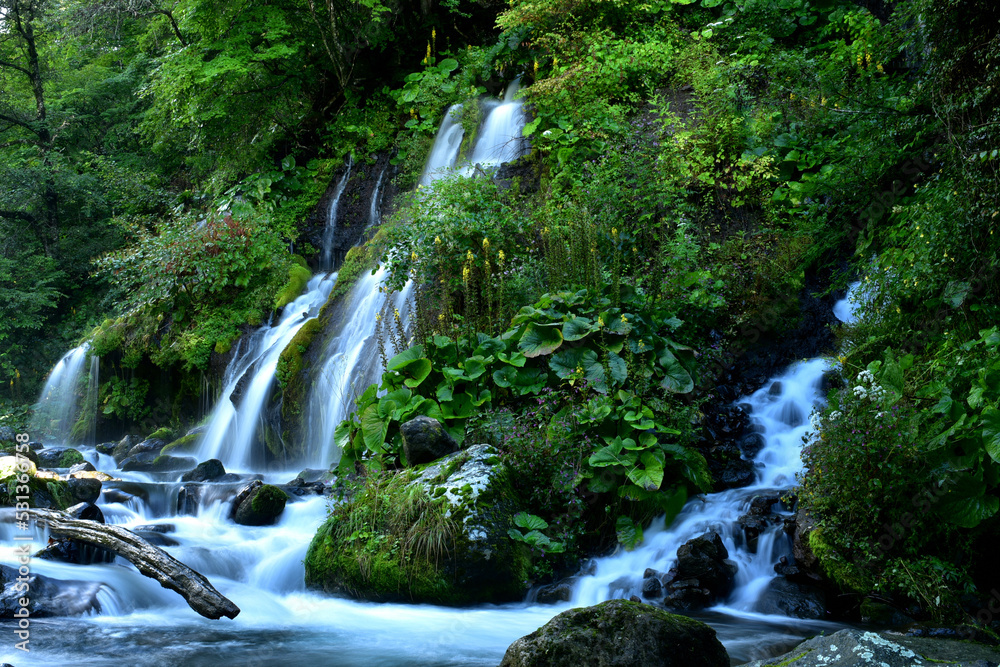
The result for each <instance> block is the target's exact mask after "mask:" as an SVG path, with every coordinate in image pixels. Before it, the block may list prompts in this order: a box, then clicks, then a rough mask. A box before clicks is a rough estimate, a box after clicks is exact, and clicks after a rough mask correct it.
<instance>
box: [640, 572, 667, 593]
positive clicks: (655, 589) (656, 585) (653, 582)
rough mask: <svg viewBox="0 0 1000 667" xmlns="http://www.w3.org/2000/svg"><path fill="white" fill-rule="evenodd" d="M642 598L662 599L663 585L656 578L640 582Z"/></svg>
mask: <svg viewBox="0 0 1000 667" xmlns="http://www.w3.org/2000/svg"><path fill="white" fill-rule="evenodd" d="M642 597H644V598H659V597H663V584H662V583H661V582H660V580H659V579H657V578H656V577H650V578H649V579H643V580H642Z"/></svg>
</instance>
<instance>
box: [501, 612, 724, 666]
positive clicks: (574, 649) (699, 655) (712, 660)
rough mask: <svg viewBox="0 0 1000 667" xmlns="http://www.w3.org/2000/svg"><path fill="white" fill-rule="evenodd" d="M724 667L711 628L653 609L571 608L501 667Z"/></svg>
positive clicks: (520, 644) (514, 647) (512, 650)
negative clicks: (596, 666)
mask: <svg viewBox="0 0 1000 667" xmlns="http://www.w3.org/2000/svg"><path fill="white" fill-rule="evenodd" d="M581 665H599V666H601V667H619V666H620V667H728V666H729V656H728V655H727V654H726V649H725V648H723V646H722V644H721V643H720V642H719V640H718V638H717V637H716V636H715V630H713V629H712V628H710V627H709V626H708V625H705V624H704V623H701V622H700V621H695V620H693V619H690V618H686V617H683V616H676V615H674V614H670V613H667V612H666V611H663V610H662V609H659V608H657V607H654V606H652V605H645V604H641V603H636V602H634V601H626V600H610V601H608V602H602V603H601V604H599V605H595V606H593V607H584V608H582V609H570V610H569V611H564V612H563V613H561V614H559V615H558V616H556V617H555V618H553V619H552V620H551V621H549V622H548V623H546V624H545V625H543V626H542V627H541V628H539V629H538V630H536V631H535V632H533V633H531V634H530V635H527V636H525V637H521V638H520V639H518V640H517V641H515V642H514V643H513V644H511V645H510V647H509V648H508V649H507V652H506V654H504V657H503V661H502V662H501V663H500V667H543V666H544V667H580V666H581Z"/></svg>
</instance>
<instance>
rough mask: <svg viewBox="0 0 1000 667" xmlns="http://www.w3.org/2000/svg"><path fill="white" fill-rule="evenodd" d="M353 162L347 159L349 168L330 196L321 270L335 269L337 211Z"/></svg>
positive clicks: (324, 230) (324, 231) (321, 256)
mask: <svg viewBox="0 0 1000 667" xmlns="http://www.w3.org/2000/svg"><path fill="white" fill-rule="evenodd" d="M353 163H354V161H353V159H351V158H348V159H347V169H346V170H345V171H344V175H343V176H341V177H340V181H339V182H338V183H337V189H336V190H334V191H333V197H331V198H330V208H329V209H327V214H326V227H324V228H323V252H322V254H321V255H320V265H319V268H320V270H321V271H331V270H333V241H334V239H335V238H336V233H337V212H338V211H339V209H340V197H341V195H343V194H344V190H345V189H346V188H347V181H348V180H350V178H351V167H352V165H353Z"/></svg>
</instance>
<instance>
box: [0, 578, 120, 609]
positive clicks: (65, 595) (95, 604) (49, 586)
mask: <svg viewBox="0 0 1000 667" xmlns="http://www.w3.org/2000/svg"><path fill="white" fill-rule="evenodd" d="M18 576H19V575H18V572H17V568H13V567H8V566H7V565H0V618H7V619H13V618H14V614H15V613H16V612H17V611H18V610H19V609H21V607H20V604H19V600H20V599H21V598H23V597H25V596H24V594H23V593H21V592H19V589H18V588H16V587H15V584H16V583H17V579H18ZM23 583H26V584H27V585H28V589H29V590H30V591H31V595H30V596H27V597H28V601H29V602H28V607H27V609H28V611H29V613H30V614H31V618H44V617H47V616H80V615H82V614H87V613H91V612H93V613H98V614H99V613H100V612H101V603H100V601H99V600H98V599H97V593H98V591H99V590H100V589H101V586H102V585H103V584H101V582H99V581H70V580H63V579H53V578H51V577H45V576H42V575H40V574H34V573H32V574H29V575H28V576H27V581H25V582H23Z"/></svg>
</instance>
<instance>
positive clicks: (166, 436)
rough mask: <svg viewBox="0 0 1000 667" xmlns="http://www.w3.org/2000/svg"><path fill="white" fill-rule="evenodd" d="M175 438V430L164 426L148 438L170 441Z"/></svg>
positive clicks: (147, 437)
mask: <svg viewBox="0 0 1000 667" xmlns="http://www.w3.org/2000/svg"><path fill="white" fill-rule="evenodd" d="M173 437H174V432H173V429H170V428H167V427H166V426H163V427H161V428H158V429H156V430H155V431H153V432H152V433H150V434H149V435H147V436H146V439H147V440H170V439H171V438H173Z"/></svg>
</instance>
